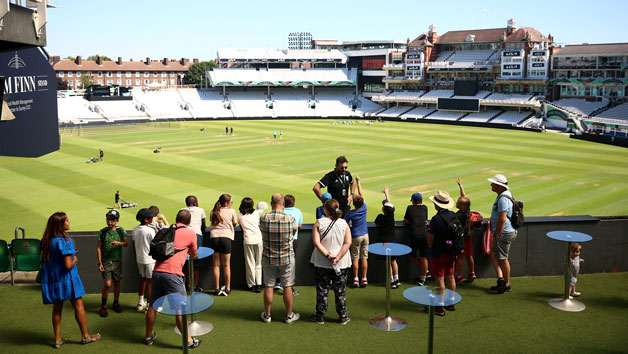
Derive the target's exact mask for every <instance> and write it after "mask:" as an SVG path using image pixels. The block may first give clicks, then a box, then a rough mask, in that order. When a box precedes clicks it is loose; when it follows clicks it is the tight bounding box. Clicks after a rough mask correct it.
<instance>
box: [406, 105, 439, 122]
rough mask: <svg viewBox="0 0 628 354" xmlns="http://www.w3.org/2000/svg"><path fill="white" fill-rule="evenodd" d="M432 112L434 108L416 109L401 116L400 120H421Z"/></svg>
mask: <svg viewBox="0 0 628 354" xmlns="http://www.w3.org/2000/svg"><path fill="white" fill-rule="evenodd" d="M434 111H435V109H434V108H427V107H416V108H414V109H413V110H411V111H408V112H406V113H404V114H402V115H401V119H404V120H405V119H415V120H416V119H422V118H425V116H428V115H430V114H431V113H432V112H434Z"/></svg>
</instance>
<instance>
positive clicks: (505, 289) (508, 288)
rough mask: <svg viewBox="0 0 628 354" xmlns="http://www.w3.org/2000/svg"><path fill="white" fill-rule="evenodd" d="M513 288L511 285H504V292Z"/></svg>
mask: <svg viewBox="0 0 628 354" xmlns="http://www.w3.org/2000/svg"><path fill="white" fill-rule="evenodd" d="M511 290H512V288H511V287H510V285H508V286H507V287H504V292H505V293H509V292H510V291H511Z"/></svg>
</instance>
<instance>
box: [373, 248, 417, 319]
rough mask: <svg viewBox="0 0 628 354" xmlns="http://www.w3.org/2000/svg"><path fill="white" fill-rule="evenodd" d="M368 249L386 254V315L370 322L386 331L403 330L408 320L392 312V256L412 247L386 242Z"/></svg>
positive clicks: (404, 252) (375, 252)
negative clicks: (393, 314)
mask: <svg viewBox="0 0 628 354" xmlns="http://www.w3.org/2000/svg"><path fill="white" fill-rule="evenodd" d="M367 250H368V251H369V253H374V254H377V255H380V256H386V315H384V316H377V317H374V318H371V319H370V320H369V323H370V325H371V326H372V327H375V328H377V329H382V330H384V331H399V330H402V329H404V328H406V321H405V320H404V319H402V318H399V317H396V316H392V315H391V314H390V257H391V256H395V257H397V256H403V255H404V254H408V253H410V251H412V249H411V248H410V247H408V246H406V245H402V244H400V243H394V242H386V243H374V244H371V245H368V246H367Z"/></svg>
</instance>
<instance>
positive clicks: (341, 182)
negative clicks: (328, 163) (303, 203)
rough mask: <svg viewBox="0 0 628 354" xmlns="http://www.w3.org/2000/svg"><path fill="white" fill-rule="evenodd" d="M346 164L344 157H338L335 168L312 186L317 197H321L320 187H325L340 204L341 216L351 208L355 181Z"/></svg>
mask: <svg viewBox="0 0 628 354" xmlns="http://www.w3.org/2000/svg"><path fill="white" fill-rule="evenodd" d="M347 164H348V161H347V158H346V157H344V156H340V157H338V158H337V159H336V168H334V170H333V171H331V172H329V173H328V174H326V175H325V176H323V178H321V179H320V181H318V182H316V184H314V188H312V190H313V191H314V194H316V196H317V197H318V199H321V197H322V192H321V188H327V192H329V194H331V196H332V198H333V199H336V200H337V201H338V203H339V204H340V210H342V216H343V217H344V216H345V215H347V211H349V209H350V208H351V202H352V201H353V193H354V192H355V181H354V180H353V176H351V173H350V172H349V171H348V170H347Z"/></svg>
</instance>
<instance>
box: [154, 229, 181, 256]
mask: <svg viewBox="0 0 628 354" xmlns="http://www.w3.org/2000/svg"><path fill="white" fill-rule="evenodd" d="M184 227H185V226H179V227H176V226H175V225H172V226H170V227H167V228H165V229H161V230H159V231H158V232H157V234H156V235H155V237H154V238H153V240H152V241H150V251H149V252H148V255H149V256H151V257H153V259H154V260H156V261H158V262H163V261H165V260H166V259H168V258H170V257H172V256H174V254H175V253H178V252H181V251H183V250H177V249H175V248H174V236H175V233H176V231H177V230H178V229H182V228H184Z"/></svg>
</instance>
